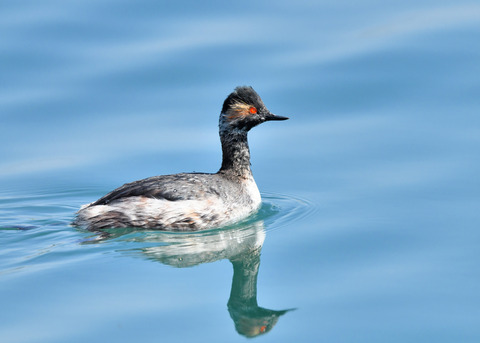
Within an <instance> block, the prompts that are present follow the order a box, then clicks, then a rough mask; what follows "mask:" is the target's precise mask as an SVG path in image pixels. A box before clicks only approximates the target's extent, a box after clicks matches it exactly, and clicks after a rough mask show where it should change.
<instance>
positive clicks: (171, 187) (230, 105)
mask: <svg viewBox="0 0 480 343" xmlns="http://www.w3.org/2000/svg"><path fill="white" fill-rule="evenodd" d="M287 119H289V118H288V117H284V116H279V115H275V114H273V113H271V112H270V111H269V110H268V109H267V107H266V106H265V105H264V103H263V101H262V99H261V98H260V96H259V95H258V93H257V92H256V91H255V90H254V89H253V88H252V87H251V86H239V87H236V88H235V89H234V91H233V92H232V93H230V94H229V95H228V96H227V98H226V99H225V101H224V103H223V106H222V110H221V113H220V118H219V125H218V126H219V135H220V142H221V146H222V164H221V167H220V169H219V170H218V172H216V173H196V172H194V173H180V174H171V175H160V176H152V177H149V178H146V179H142V180H138V181H134V182H130V183H126V184H124V185H123V186H121V187H119V188H117V189H115V190H113V191H111V192H110V193H108V194H106V195H105V196H103V197H101V198H100V199H98V200H96V201H94V202H92V203H90V204H86V205H83V206H82V207H81V208H80V209H79V211H78V212H77V213H76V216H75V219H74V221H73V225H75V226H77V227H84V228H86V229H88V230H94V231H95V230H101V229H107V228H142V229H154V230H166V231H198V230H205V229H211V228H216V227H224V226H227V225H230V224H233V223H236V222H238V221H241V220H242V219H245V218H247V217H248V216H250V215H252V214H253V213H255V212H256V211H258V209H259V208H260V205H261V201H262V200H261V195H260V192H259V190H258V187H257V185H256V183H255V180H254V178H253V174H252V170H251V165H250V149H249V145H248V139H247V134H248V132H249V131H250V130H251V129H252V128H253V127H255V126H257V125H259V124H261V123H264V122H267V121H280V120H287Z"/></svg>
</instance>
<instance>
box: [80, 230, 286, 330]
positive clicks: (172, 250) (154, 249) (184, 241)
mask: <svg viewBox="0 0 480 343" xmlns="http://www.w3.org/2000/svg"><path fill="white" fill-rule="evenodd" d="M132 232H134V230H126V229H122V230H121V231H118V230H108V231H102V232H101V233H98V235H96V236H95V237H94V238H91V239H90V240H88V241H85V242H84V243H96V242H99V241H104V240H109V239H112V238H116V237H118V236H121V235H125V234H127V233H132ZM141 233H142V235H140V236H136V237H134V238H132V237H130V239H133V240H135V241H137V240H138V241H141V242H148V243H158V244H157V245H155V246H149V247H145V248H143V249H141V252H142V254H143V255H144V256H146V257H147V258H148V259H150V260H155V261H158V262H161V263H163V264H166V265H170V266H173V267H176V268H185V267H192V266H195V265H199V264H202V263H208V262H214V261H219V260H223V259H228V260H229V261H230V262H231V263H232V265H233V279H232V288H231V291H230V298H229V299H228V302H227V308H228V312H229V314H230V317H231V318H232V320H233V322H234V324H235V329H236V331H237V332H238V333H239V334H241V335H243V336H246V337H256V336H258V335H262V334H265V333H267V332H269V331H270V330H271V329H272V328H273V327H274V326H275V325H276V323H277V321H278V319H279V317H280V316H282V315H283V314H285V313H286V312H288V311H289V310H281V311H275V310H269V309H266V308H263V307H260V306H258V303H257V277H258V270H259V266H260V252H261V249H262V246H263V243H264V241H265V229H264V224H263V221H255V222H252V223H249V224H245V225H242V226H238V227H234V228H228V229H223V230H212V231H205V232H195V233H180V234H179V233H168V232H160V231H155V232H154V231H143V232H141Z"/></svg>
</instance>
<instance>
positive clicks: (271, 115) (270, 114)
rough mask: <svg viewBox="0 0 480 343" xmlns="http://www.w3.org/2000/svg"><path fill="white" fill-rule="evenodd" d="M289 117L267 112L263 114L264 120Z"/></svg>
mask: <svg viewBox="0 0 480 343" xmlns="http://www.w3.org/2000/svg"><path fill="white" fill-rule="evenodd" d="M287 119H289V118H288V117H282V116H276V115H275V114H273V113H271V112H268V113H267V115H265V121H269V120H287Z"/></svg>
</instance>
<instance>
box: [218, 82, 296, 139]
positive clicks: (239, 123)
mask: <svg viewBox="0 0 480 343" xmlns="http://www.w3.org/2000/svg"><path fill="white" fill-rule="evenodd" d="M286 119H288V118H287V117H281V116H276V115H274V114H273V113H271V112H270V111H269V110H268V109H267V107H266V106H265V105H264V103H263V101H262V99H261V98H260V96H259V95H258V94H257V92H255V90H254V89H253V88H252V87H250V86H239V87H237V88H235V90H234V91H233V92H232V93H230V95H229V96H228V97H227V98H226V99H225V101H224V103H223V107H222V113H221V114H220V123H221V124H222V123H228V124H229V126H233V127H236V128H238V129H246V130H247V131H248V130H250V129H251V128H252V127H254V126H257V125H258V124H261V123H263V122H265V121H268V120H286Z"/></svg>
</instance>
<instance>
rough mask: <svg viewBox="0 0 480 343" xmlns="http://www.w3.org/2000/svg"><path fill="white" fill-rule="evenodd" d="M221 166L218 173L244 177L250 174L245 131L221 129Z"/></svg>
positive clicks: (248, 150) (248, 151)
mask: <svg viewBox="0 0 480 343" xmlns="http://www.w3.org/2000/svg"><path fill="white" fill-rule="evenodd" d="M220 140H221V142H222V152H223V158H222V167H221V168H220V171H219V172H220V173H224V174H230V175H233V176H238V177H242V178H246V177H248V176H249V175H251V173H252V172H251V170H250V149H249V148H248V140H247V131H245V130H235V131H221V132H220Z"/></svg>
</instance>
